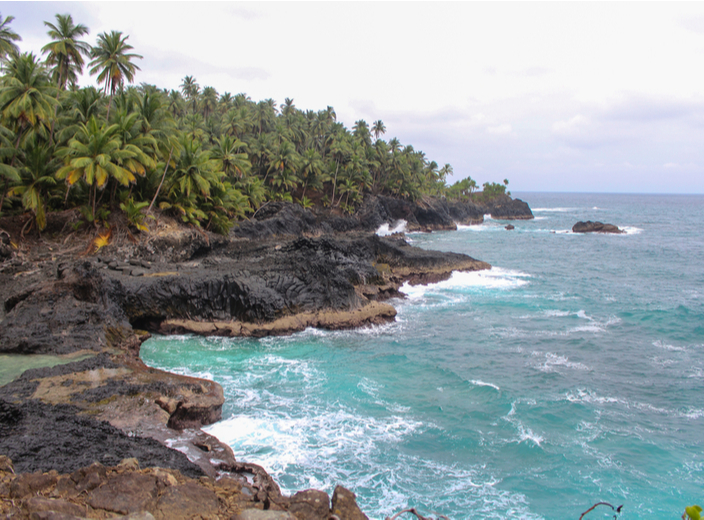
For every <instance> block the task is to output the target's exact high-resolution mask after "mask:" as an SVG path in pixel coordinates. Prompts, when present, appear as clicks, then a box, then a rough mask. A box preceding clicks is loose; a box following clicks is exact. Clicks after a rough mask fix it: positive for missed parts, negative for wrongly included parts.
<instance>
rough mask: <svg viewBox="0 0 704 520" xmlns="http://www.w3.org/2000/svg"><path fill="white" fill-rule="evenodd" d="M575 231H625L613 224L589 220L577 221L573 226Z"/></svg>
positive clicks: (618, 232) (617, 232) (616, 232)
mask: <svg viewBox="0 0 704 520" xmlns="http://www.w3.org/2000/svg"><path fill="white" fill-rule="evenodd" d="M572 232H573V233H615V234H620V233H625V231H623V230H622V229H619V228H618V227H617V226H614V225H613V224H604V223H602V222H592V221H591V220H587V221H586V222H581V221H580V222H577V223H576V224H575V225H574V226H572Z"/></svg>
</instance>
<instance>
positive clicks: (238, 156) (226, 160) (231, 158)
mask: <svg viewBox="0 0 704 520" xmlns="http://www.w3.org/2000/svg"><path fill="white" fill-rule="evenodd" d="M246 147H247V145H246V144H245V143H243V142H242V141H240V140H239V139H233V138H232V137H231V136H229V135H224V136H222V137H221V138H220V139H218V140H217V144H216V145H215V147H214V148H213V149H212V150H211V156H212V158H213V159H215V160H216V161H218V169H220V170H222V171H223V172H225V174H226V175H228V176H229V177H236V178H239V179H241V178H242V177H243V176H244V175H245V174H246V173H247V172H249V170H250V169H251V168H252V163H250V162H249V158H248V156H247V154H246V153H245V152H240V150H242V149H243V148H246Z"/></svg>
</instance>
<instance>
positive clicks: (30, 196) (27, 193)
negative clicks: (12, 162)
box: [10, 138, 60, 231]
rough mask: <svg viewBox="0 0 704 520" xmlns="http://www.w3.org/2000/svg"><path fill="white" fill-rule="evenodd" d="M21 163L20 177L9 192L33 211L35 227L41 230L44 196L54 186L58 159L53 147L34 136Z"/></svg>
mask: <svg viewBox="0 0 704 520" xmlns="http://www.w3.org/2000/svg"><path fill="white" fill-rule="evenodd" d="M23 163H24V164H23V166H22V168H20V174H21V177H22V179H21V181H20V182H19V185H18V186H15V187H14V188H12V190H10V193H11V194H12V195H19V196H20V197H21V198H22V206H23V207H24V209H25V210H28V211H31V212H32V213H34V220H35V222H36V224H37V229H38V230H39V231H41V230H43V229H44V228H45V227H46V198H47V196H49V191H50V190H51V188H53V187H54V186H56V180H55V179H54V172H55V171H56V170H57V168H58V167H59V165H60V161H59V159H58V158H56V157H55V156H54V150H53V147H51V146H49V145H48V144H38V143H37V139H36V138H34V139H32V140H31V142H30V143H29V144H28V145H27V147H26V149H25V158H24V161H23Z"/></svg>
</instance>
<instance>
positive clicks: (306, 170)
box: [299, 148, 325, 199]
mask: <svg viewBox="0 0 704 520" xmlns="http://www.w3.org/2000/svg"><path fill="white" fill-rule="evenodd" d="M324 167H325V164H324V163H323V159H322V157H320V154H319V153H318V152H316V151H315V150H313V149H312V148H309V149H308V150H306V151H305V152H303V156H302V157H301V167H300V170H299V171H300V172H301V174H302V179H303V193H302V194H301V199H303V198H304V197H305V196H306V189H307V188H308V186H309V185H310V186H311V187H313V188H320V187H321V186H322V184H321V182H320V174H321V173H322V171H323V168H324Z"/></svg>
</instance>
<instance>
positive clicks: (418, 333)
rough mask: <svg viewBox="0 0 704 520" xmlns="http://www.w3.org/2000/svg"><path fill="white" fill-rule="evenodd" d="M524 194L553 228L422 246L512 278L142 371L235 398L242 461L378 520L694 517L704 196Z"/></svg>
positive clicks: (702, 354)
mask: <svg viewBox="0 0 704 520" xmlns="http://www.w3.org/2000/svg"><path fill="white" fill-rule="evenodd" d="M516 196H518V197H521V198H522V199H523V200H526V201H527V202H528V203H529V204H530V206H531V208H532V209H533V212H534V214H535V216H536V219H535V220H532V221H525V222H523V221H518V222H513V224H514V225H515V226H516V229H515V230H513V231H506V230H505V229H504V228H503V226H504V225H506V224H507V222H503V221H494V220H487V221H486V222H485V223H484V224H482V225H480V226H472V227H468V228H461V229H460V230H458V231H455V232H440V233H432V234H410V235H408V239H409V240H410V241H412V243H413V244H414V245H417V246H419V247H423V248H432V249H438V250H444V251H457V252H461V253H467V254H469V255H471V256H473V257H475V258H478V259H481V260H485V261H487V262H489V263H491V264H492V265H493V266H494V267H493V268H492V270H491V271H488V272H481V273H470V274H463V273H455V275H453V277H452V278H451V279H450V280H448V281H446V282H441V283H439V284H435V285H431V286H427V287H407V288H406V292H407V294H408V298H407V299H405V300H394V301H393V303H394V304H395V305H396V307H397V309H398V311H399V314H398V318H397V321H396V322H395V323H393V324H390V325H386V326H381V327H374V328H370V329H365V330H358V331H349V332H325V331H316V330H307V331H305V332H303V333H300V334H296V335H294V336H291V337H286V338H267V339H262V340H248V339H221V338H220V339H203V338H190V337H171V338H154V339H152V340H150V341H149V342H147V343H145V344H144V345H143V347H142V357H143V359H144V360H145V361H146V362H147V363H148V364H150V365H152V366H157V367H160V368H165V369H168V370H172V371H175V372H180V373H187V374H194V375H199V376H205V377H209V378H212V379H215V380H216V381H218V382H219V383H221V384H222V385H223V387H224V389H225V394H226V397H227V402H226V405H225V408H224V412H223V420H222V421H221V422H220V423H218V424H215V425H214V426H212V427H211V428H210V429H209V431H210V432H211V433H213V434H214V435H216V436H218V437H219V438H220V439H222V440H224V441H226V442H228V443H229V444H230V445H231V446H232V448H233V449H234V451H235V454H236V455H237V457H238V458H239V459H241V460H248V461H252V462H256V463H259V464H261V465H263V466H264V467H265V468H266V469H267V470H269V471H270V472H271V473H272V474H273V475H274V476H275V477H276V478H277V480H278V482H279V483H280V484H281V486H282V488H284V490H287V491H294V490H299V489H304V488H308V487H316V488H321V489H324V490H326V491H328V492H330V493H331V492H332V490H333V489H334V486H335V485H336V484H338V483H342V484H344V485H345V486H347V487H349V488H351V489H352V490H353V491H354V492H355V493H356V494H357V496H358V502H359V503H360V505H361V506H362V508H363V509H364V510H365V511H366V512H367V513H368V514H369V515H370V516H371V517H374V518H383V517H384V516H386V515H391V514H392V513H394V512H397V511H399V510H400V509H402V508H404V507H410V506H416V507H418V508H419V509H420V510H421V512H424V513H426V514H429V513H432V512H436V513H438V514H443V515H446V516H448V517H450V518H472V519H482V518H496V519H499V518H501V519H503V518H536V519H537V518H545V519H565V518H574V519H576V518H579V515H580V514H581V513H582V512H584V511H585V510H586V509H588V508H589V507H590V506H591V505H592V504H594V503H595V502H598V501H608V502H611V503H613V504H615V505H620V504H624V508H623V512H622V514H621V515H620V517H619V518H622V519H636V518H638V519H640V518H663V519H664V518H679V517H680V516H681V515H682V512H683V511H684V507H685V506H687V505H691V504H693V503H700V504H701V503H702V502H704V453H703V449H702V448H703V447H704V446H703V444H704V442H703V441H704V304H703V303H704V300H703V299H702V298H703V297H704V234H703V233H702V227H701V226H702V222H704V196H671V195H667V196H665V195H662V196H659V195H606V194H541V193H527V194H519V195H516ZM578 220H601V221H603V222H609V223H613V224H616V225H618V226H620V227H622V228H626V229H627V230H628V234H626V235H619V236H614V235H578V234H572V233H571V232H569V229H570V228H571V227H572V225H573V224H574V223H575V222H576V221H578ZM607 513H610V510H608V508H600V509H597V510H596V511H594V512H593V513H591V514H590V515H589V516H588V517H587V518H611V514H607Z"/></svg>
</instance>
